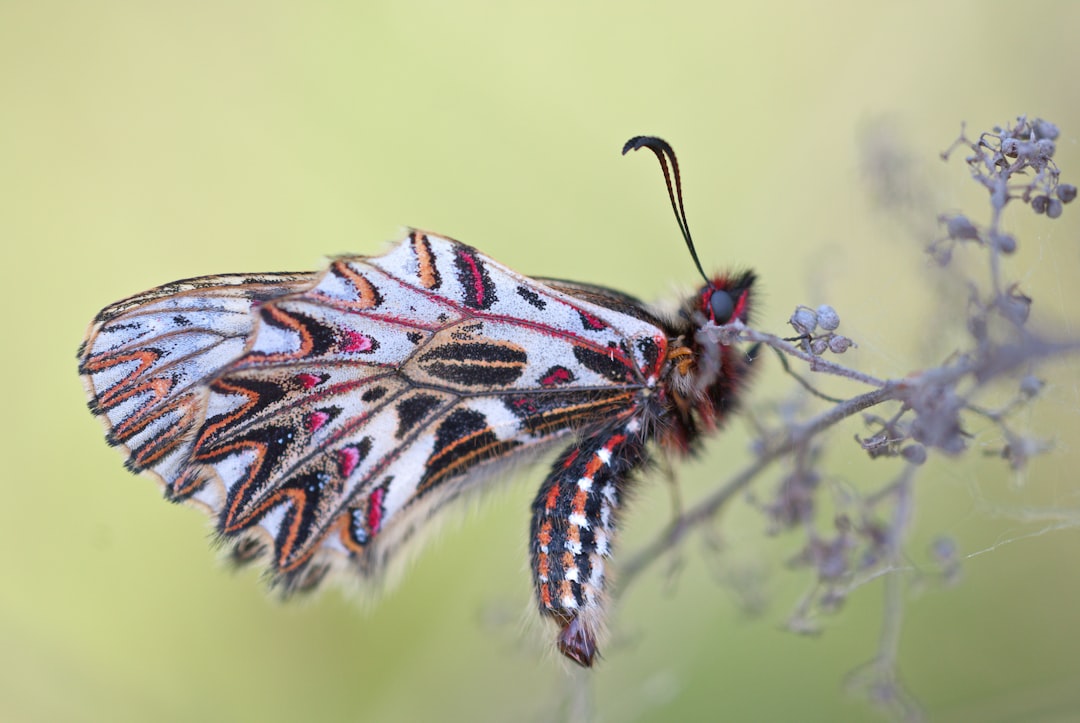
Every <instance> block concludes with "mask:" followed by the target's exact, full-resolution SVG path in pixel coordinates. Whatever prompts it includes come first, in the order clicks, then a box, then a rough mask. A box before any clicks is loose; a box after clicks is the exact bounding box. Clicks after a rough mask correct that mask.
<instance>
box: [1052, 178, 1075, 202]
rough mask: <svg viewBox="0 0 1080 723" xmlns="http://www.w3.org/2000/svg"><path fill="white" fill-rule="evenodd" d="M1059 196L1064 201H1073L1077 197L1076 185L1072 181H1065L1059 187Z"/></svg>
mask: <svg viewBox="0 0 1080 723" xmlns="http://www.w3.org/2000/svg"><path fill="white" fill-rule="evenodd" d="M1057 197H1058V198H1060V199H1061V202H1062V203H1072V202H1073V200H1075V199H1076V186H1074V185H1072V184H1071V183H1063V184H1061V185H1060V186H1058V187H1057Z"/></svg>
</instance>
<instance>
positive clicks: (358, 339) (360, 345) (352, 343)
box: [341, 330, 371, 352]
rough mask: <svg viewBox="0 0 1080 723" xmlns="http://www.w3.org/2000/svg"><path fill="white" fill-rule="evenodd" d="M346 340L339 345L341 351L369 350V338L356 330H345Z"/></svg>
mask: <svg viewBox="0 0 1080 723" xmlns="http://www.w3.org/2000/svg"><path fill="white" fill-rule="evenodd" d="M345 336H346V341H345V343H344V344H343V345H342V346H341V350H342V351H347V352H365V351H371V339H369V338H368V337H366V336H364V335H363V334H361V333H360V332H358V331H352V330H346V331H345Z"/></svg>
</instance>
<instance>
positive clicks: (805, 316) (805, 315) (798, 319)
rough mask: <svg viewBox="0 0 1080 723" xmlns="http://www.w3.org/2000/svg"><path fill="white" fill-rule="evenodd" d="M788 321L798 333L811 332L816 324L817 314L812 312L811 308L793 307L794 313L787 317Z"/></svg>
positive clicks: (815, 327)
mask: <svg viewBox="0 0 1080 723" xmlns="http://www.w3.org/2000/svg"><path fill="white" fill-rule="evenodd" d="M788 323H789V324H791V326H792V327H794V329H795V331H797V332H798V333H799V334H807V335H808V334H813V333H814V330H815V329H817V325H818V319H817V314H815V313H814V310H813V309H810V308H807V307H805V306H800V307H798V308H797V309H795V313H794V314H792V315H791V318H790V319H788Z"/></svg>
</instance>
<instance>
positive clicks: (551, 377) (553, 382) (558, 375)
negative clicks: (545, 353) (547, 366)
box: [540, 367, 572, 387]
mask: <svg viewBox="0 0 1080 723" xmlns="http://www.w3.org/2000/svg"><path fill="white" fill-rule="evenodd" d="M570 381H572V379H571V376H570V370H569V369H567V368H566V367H559V368H557V369H555V370H553V371H552V372H551V373H550V374H548V375H547V376H545V377H542V378H541V379H540V386H542V387H556V386H558V385H560V384H566V383H567V382H570Z"/></svg>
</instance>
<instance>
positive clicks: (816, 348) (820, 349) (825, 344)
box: [810, 338, 829, 356]
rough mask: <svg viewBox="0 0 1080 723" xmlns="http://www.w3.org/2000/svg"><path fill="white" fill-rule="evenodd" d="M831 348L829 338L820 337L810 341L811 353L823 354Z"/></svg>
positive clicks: (815, 354)
mask: <svg viewBox="0 0 1080 723" xmlns="http://www.w3.org/2000/svg"><path fill="white" fill-rule="evenodd" d="M828 348H829V341H828V339H823V338H818V339H812V340H811V341H810V353H811V354H813V355H814V356H821V355H822V354H824V353H825V350H826V349H828Z"/></svg>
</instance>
